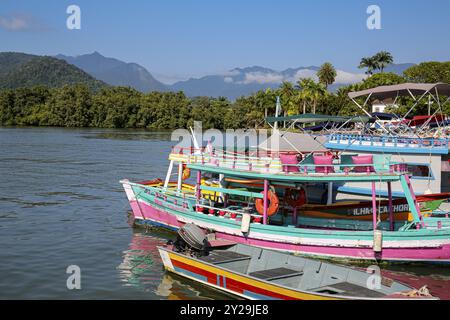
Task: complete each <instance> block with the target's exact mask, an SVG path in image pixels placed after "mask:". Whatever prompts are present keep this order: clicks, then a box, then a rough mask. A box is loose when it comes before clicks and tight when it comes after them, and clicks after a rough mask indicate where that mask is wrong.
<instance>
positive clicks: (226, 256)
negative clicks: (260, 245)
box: [200, 250, 251, 264]
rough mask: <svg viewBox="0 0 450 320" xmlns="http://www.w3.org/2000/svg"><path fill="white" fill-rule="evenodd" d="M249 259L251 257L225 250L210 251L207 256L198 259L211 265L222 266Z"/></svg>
mask: <svg viewBox="0 0 450 320" xmlns="http://www.w3.org/2000/svg"><path fill="white" fill-rule="evenodd" d="M250 259H251V257H250V256H248V255H245V254H241V253H237V252H234V251H227V250H216V251H212V252H210V254H209V255H207V256H205V257H201V258H200V260H202V261H204V262H208V263H211V264H222V263H228V262H236V261H243V260H250Z"/></svg>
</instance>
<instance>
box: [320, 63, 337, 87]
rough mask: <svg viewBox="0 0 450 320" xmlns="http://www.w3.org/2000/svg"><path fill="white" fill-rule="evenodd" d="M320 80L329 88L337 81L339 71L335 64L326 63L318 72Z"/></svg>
mask: <svg viewBox="0 0 450 320" xmlns="http://www.w3.org/2000/svg"><path fill="white" fill-rule="evenodd" d="M317 76H318V77H319V82H320V83H322V84H323V85H324V86H325V89H327V90H328V86H329V85H331V84H333V83H334V81H336V76H337V72H336V69H335V68H334V67H333V65H332V64H331V63H329V62H326V63H324V64H323V65H322V66H321V67H320V69H319V71H318V72H317Z"/></svg>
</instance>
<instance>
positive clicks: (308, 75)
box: [286, 69, 318, 83]
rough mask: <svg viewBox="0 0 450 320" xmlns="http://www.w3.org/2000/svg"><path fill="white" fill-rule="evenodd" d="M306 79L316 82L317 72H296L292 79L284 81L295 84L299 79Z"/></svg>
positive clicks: (303, 70) (307, 70)
mask: <svg viewBox="0 0 450 320" xmlns="http://www.w3.org/2000/svg"><path fill="white" fill-rule="evenodd" d="M306 78H311V79H313V80H315V81H317V80H318V78H317V72H316V71H314V70H310V69H302V70H298V71H297V72H296V73H295V75H294V77H293V78H289V79H286V80H287V81H290V82H294V83H295V82H297V81H298V80H300V79H306Z"/></svg>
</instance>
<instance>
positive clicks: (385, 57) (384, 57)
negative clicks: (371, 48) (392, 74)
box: [373, 51, 394, 73]
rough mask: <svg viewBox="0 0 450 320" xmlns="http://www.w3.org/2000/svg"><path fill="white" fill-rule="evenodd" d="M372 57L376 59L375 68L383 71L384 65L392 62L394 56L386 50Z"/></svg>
mask: <svg viewBox="0 0 450 320" xmlns="http://www.w3.org/2000/svg"><path fill="white" fill-rule="evenodd" d="M373 58H374V59H375V61H376V64H377V69H379V70H380V71H381V73H383V71H384V68H386V66H388V65H390V64H392V63H394V57H392V54H391V53H390V52H387V51H380V52H378V53H377V54H376V55H375V56H374V57H373Z"/></svg>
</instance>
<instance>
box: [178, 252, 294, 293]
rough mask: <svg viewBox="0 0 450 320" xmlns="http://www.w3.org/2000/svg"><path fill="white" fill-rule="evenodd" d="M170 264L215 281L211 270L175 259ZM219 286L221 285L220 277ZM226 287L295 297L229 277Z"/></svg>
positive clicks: (240, 290) (209, 280) (237, 290)
mask: <svg viewBox="0 0 450 320" xmlns="http://www.w3.org/2000/svg"><path fill="white" fill-rule="evenodd" d="M172 264H173V265H174V266H175V267H178V268H181V269H184V270H187V271H190V272H193V273H196V274H199V275H202V276H204V277H206V278H207V279H208V282H209V283H212V284H216V283H217V275H216V274H214V273H212V272H209V271H206V270H203V269H200V268H197V267H194V266H191V265H188V264H185V263H183V262H180V261H177V260H174V259H173V260H172ZM220 286H223V279H222V277H220ZM227 289H229V290H231V291H235V292H238V293H241V294H242V293H243V291H244V290H247V291H251V292H254V293H258V294H261V295H265V296H268V297H272V298H277V299H283V300H294V299H295V298H292V297H289V296H285V295H283V294H280V293H277V292H273V291H268V290H266V289H262V288H258V287H255V286H252V285H249V284H246V283H243V282H240V281H237V280H234V279H230V278H227Z"/></svg>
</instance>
